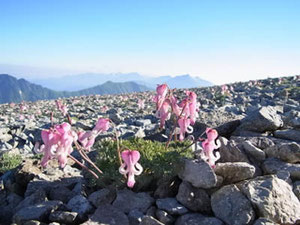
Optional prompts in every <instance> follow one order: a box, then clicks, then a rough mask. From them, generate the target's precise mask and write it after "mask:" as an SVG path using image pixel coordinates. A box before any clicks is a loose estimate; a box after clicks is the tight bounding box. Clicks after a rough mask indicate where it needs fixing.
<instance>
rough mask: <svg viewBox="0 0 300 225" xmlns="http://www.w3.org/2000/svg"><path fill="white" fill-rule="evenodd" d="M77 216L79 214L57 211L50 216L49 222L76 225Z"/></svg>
mask: <svg viewBox="0 0 300 225" xmlns="http://www.w3.org/2000/svg"><path fill="white" fill-rule="evenodd" d="M77 215H78V213H77V212H66V211H55V212H52V213H51V214H50V216H49V220H50V221H52V222H59V223H63V224H68V223H74V222H75V220H76V217H77Z"/></svg>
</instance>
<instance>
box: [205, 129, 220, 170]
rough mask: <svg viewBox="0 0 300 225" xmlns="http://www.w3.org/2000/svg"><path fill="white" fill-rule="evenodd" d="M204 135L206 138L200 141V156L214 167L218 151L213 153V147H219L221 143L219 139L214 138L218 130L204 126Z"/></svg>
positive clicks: (218, 154)
mask: <svg viewBox="0 0 300 225" xmlns="http://www.w3.org/2000/svg"><path fill="white" fill-rule="evenodd" d="M205 132H206V136H207V139H206V140H204V141H203V142H202V148H203V152H202V155H201V156H202V158H203V159H204V160H205V161H207V162H208V164H209V165H210V166H211V167H212V168H215V162H216V161H217V160H218V159H220V157H221V156H220V153H219V152H216V153H214V150H215V149H218V148H220V147H221V143H220V141H219V140H216V139H217V137H218V132H217V131H216V130H215V129H212V128H206V131H205Z"/></svg>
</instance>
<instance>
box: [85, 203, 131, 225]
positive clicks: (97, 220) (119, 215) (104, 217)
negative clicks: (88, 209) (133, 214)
mask: <svg viewBox="0 0 300 225" xmlns="http://www.w3.org/2000/svg"><path fill="white" fill-rule="evenodd" d="M99 224H111V225H119V224H120V225H129V220H128V218H127V216H126V215H125V213H123V212H121V211H120V210H119V209H117V208H116V207H114V206H112V205H110V204H104V205H102V206H100V207H99V208H98V209H97V210H96V211H95V213H94V214H93V215H92V216H91V218H90V219H89V220H88V221H86V222H85V223H83V224H82V225H99Z"/></svg>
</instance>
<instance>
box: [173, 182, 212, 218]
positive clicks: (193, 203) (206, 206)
mask: <svg viewBox="0 0 300 225" xmlns="http://www.w3.org/2000/svg"><path fill="white" fill-rule="evenodd" d="M176 199H177V200H178V202H180V203H181V204H182V205H184V206H185V207H187V208H188V209H189V210H192V211H194V212H203V213H209V212H210V211H211V205H210V198H209V196H208V194H207V193H206V192H205V191H204V190H203V189H200V188H195V187H193V186H192V185H191V184H190V183H188V182H186V181H183V182H182V183H181V184H180V186H179V190H178V194H177V196H176Z"/></svg>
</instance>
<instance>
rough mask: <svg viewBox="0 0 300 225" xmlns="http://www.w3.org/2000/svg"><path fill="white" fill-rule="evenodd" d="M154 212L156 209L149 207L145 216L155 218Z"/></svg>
mask: <svg viewBox="0 0 300 225" xmlns="http://www.w3.org/2000/svg"><path fill="white" fill-rule="evenodd" d="M156 210H157V208H156V207H155V206H151V207H150V208H149V209H148V210H147V212H146V215H147V216H152V217H156Z"/></svg>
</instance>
